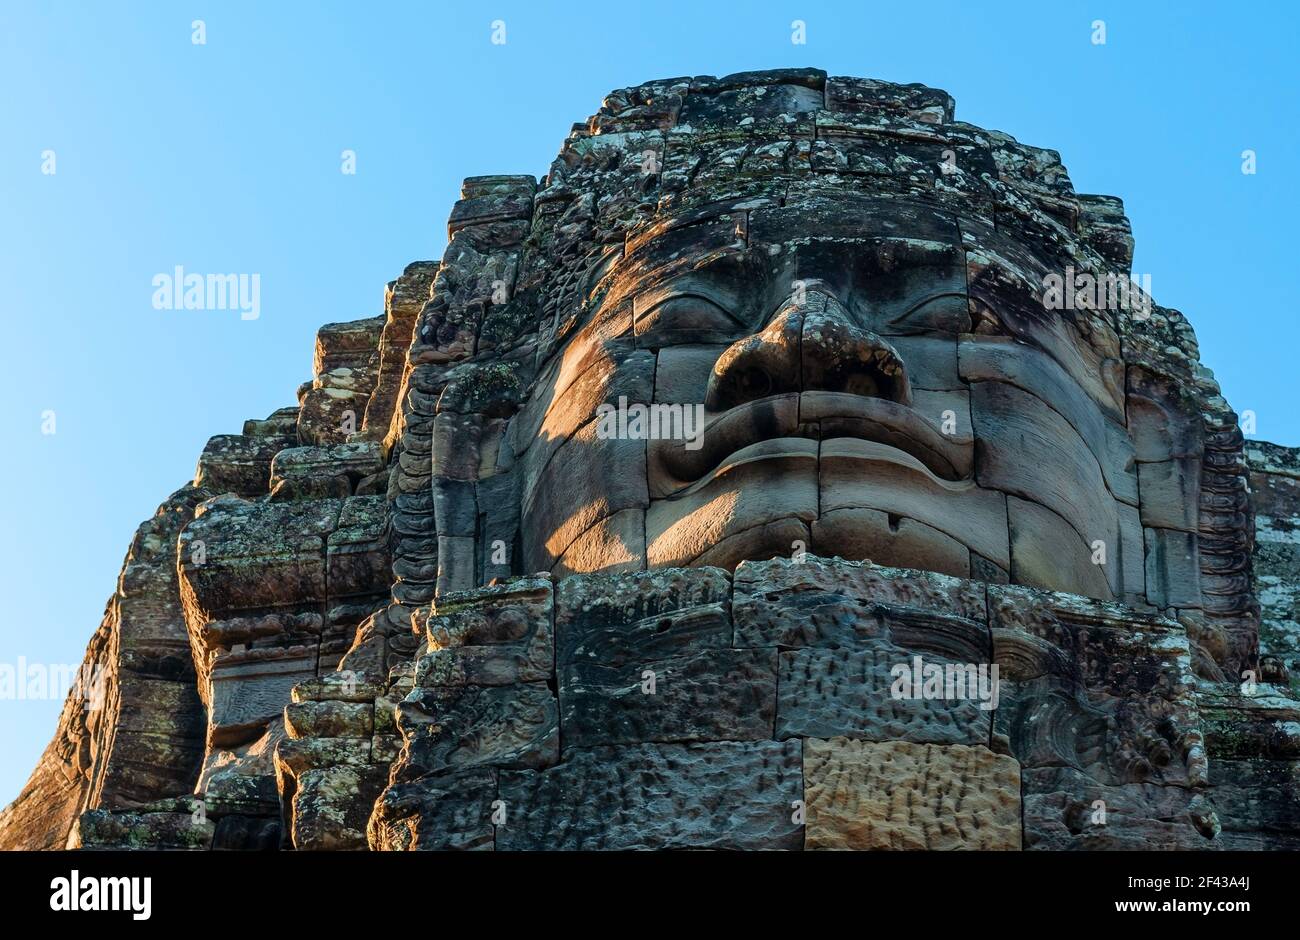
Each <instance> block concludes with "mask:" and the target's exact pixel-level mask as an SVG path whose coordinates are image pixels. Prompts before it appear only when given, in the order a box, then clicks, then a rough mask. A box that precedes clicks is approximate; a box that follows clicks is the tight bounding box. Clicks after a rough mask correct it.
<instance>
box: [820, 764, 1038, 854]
mask: <svg viewBox="0 0 1300 940" xmlns="http://www.w3.org/2000/svg"><path fill="white" fill-rule="evenodd" d="M803 762H804V787H805V792H806V799H807V805H808V827H807V833H806V835H805V838H804V845H805V848H808V849H868V850H880V849H940V850H951V849H1018V848H1020V774H1019V767H1018V765H1017V764H1016V762H1015V760H1014V759H1013V758H1010V757H1006V756H1004V755H1000V754H994V753H993V752H992V751H990V750H989V749H988V748H985V747H967V746H965V745H961V744H952V745H947V746H939V745H935V744H911V743H907V742H902V741H887V742H879V743H873V742H867V741H856V740H851V739H847V738H831V739H830V740H819V739H816V738H810V739H808V740H806V741H804V757H803Z"/></svg>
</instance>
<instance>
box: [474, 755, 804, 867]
mask: <svg viewBox="0 0 1300 940" xmlns="http://www.w3.org/2000/svg"><path fill="white" fill-rule="evenodd" d="M799 754H800V744H799V742H798V741H786V742H776V741H745V742H736V743H731V742H728V743H717V744H639V745H632V746H630V747H622V748H594V749H592V750H580V751H576V752H573V753H572V754H570V755H569V756H568V758H567V759H566V760H565V762H564V763H562V764H560V765H559V766H557V767H553V768H551V769H549V770H544V771H536V772H526V773H503V774H502V775H501V784H500V797H501V799H502V800H504V801H505V804H506V808H507V812H508V813H509V814H510V815H509V816H508V817H507V820H508V821H507V823H506V824H505V825H504V826H501V827H498V829H497V838H496V844H497V848H498V849H526V850H538V849H544V850H555V849H584V850H593V849H594V850H608V849H638V848H648V849H665V848H714V849H794V848H798V847H799V845H800V843H801V841H802V838H801V837H802V833H801V832H800V828H799V826H797V825H796V824H795V823H794V822H793V821H792V813H793V811H794V808H793V804H794V802H795V801H797V800H799V799H801V798H802V792H803V787H802V782H801V774H800V767H799V760H800V757H799Z"/></svg>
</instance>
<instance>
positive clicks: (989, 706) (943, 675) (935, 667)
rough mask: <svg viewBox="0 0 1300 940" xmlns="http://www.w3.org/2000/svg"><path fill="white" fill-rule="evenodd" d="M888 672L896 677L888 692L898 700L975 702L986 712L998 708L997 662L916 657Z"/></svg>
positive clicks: (893, 667)
mask: <svg viewBox="0 0 1300 940" xmlns="http://www.w3.org/2000/svg"><path fill="white" fill-rule="evenodd" d="M889 674H890V676H892V677H893V679H894V681H893V683H892V684H891V685H890V687H889V694H890V696H892V697H893V698H896V699H926V700H930V699H943V700H946V701H974V702H979V703H980V704H979V707H980V708H981V709H982V710H983V711H992V710H993V709H995V708H997V707H998V664H997V663H927V662H926V661H925V659H924V658H922V657H920V656H913V657H912V661H911V662H910V663H898V664H896V665H894V666H892V667H891V668H890V670H889Z"/></svg>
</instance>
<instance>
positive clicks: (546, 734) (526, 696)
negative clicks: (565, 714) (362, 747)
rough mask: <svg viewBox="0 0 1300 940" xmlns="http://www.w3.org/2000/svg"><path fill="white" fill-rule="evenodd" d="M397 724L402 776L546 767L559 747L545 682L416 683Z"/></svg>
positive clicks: (552, 698) (551, 695) (400, 708)
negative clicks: (418, 685) (486, 767)
mask: <svg viewBox="0 0 1300 940" xmlns="http://www.w3.org/2000/svg"><path fill="white" fill-rule="evenodd" d="M397 730H398V731H399V732H400V733H401V735H402V740H403V742H404V748H405V750H404V753H403V759H402V765H401V771H400V776H401V779H403V780H410V779H413V778H415V777H417V776H421V775H423V774H427V773H438V772H441V771H444V770H450V769H460V768H464V767H472V766H479V765H490V766H495V767H511V768H517V767H545V766H547V765H549V764H553V763H555V761H556V759H557V757H558V754H559V748H560V726H559V719H558V714H557V708H556V702H555V694H554V693H553V692H552V691H551V690H550V688H549V687H548V686H547V684H546V683H544V682H526V683H522V684H520V685H507V686H481V685H457V686H439V687H435V688H423V689H421V688H417V689H415V690H414V691H412V692H411V694H410V695H408V696H407V697H406V699H405V700H404V701H403V702H402V703H401V705H399V706H398V709H397Z"/></svg>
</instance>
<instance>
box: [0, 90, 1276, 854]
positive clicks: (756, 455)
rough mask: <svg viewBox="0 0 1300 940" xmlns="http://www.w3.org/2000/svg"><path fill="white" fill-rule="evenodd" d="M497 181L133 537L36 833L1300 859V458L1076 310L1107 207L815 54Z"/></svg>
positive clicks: (691, 97)
mask: <svg viewBox="0 0 1300 940" xmlns="http://www.w3.org/2000/svg"><path fill="white" fill-rule="evenodd" d="M461 196H462V198H461V199H460V201H459V202H457V203H456V205H455V208H454V209H453V211H452V214H451V220H450V223H449V231H450V243H449V245H448V247H447V250H446V252H445V254H444V256H443V259H442V261H441V262H416V263H414V264H411V265H409V266H408V267H407V268H406V270H405V271H404V272H403V273H402V274H401V276H400V277H398V278H397V279H396V280H394V281H393V282H392V283H390V284H389V285H388V288H387V290H386V293H385V310H384V314H383V315H382V316H378V317H374V318H371V319H365V320H358V321H353V322H347V323H333V324H329V325H326V326H325V327H322V328H321V330H320V332H319V333H318V335H317V340H316V350H315V362H314V373H315V377H314V378H313V379H312V380H311V381H310V382H308V383H305V384H304V385H303V386H302V387H301V388H300V389H299V391H298V404H297V405H296V406H295V407H290V408H283V409H280V410H277V411H276V412H274V413H273V414H271V415H270V416H269V417H267V418H265V419H255V420H250V421H247V422H246V423H245V425H244V428H243V431H242V433H240V434H226V435H220V436H217V437H214V438H212V440H211V441H210V442H209V443H208V445H207V447H206V448H205V449H204V451H203V453H202V455H201V456H200V457H199V462H198V470H197V473H196V475H195V477H194V480H193V482H191V483H187V484H186V485H185V486H183V487H182V488H181V489H180V490H178V491H177V492H176V493H174V494H173V495H172V496H170V497H169V498H168V499H167V500H166V501H165V502H164V503H163V504H162V506H161V507H159V509H158V512H157V514H156V515H155V516H154V517H153V518H152V519H150V520H149V521H147V522H145V523H144V524H143V525H141V527H140V528H139V530H138V531H137V533H136V536H135V539H134V541H133V542H132V545H131V548H130V550H129V552H128V554H127V557H126V562H125V564H124V566H123V568H122V574H121V578H120V581H119V584H118V589H117V591H116V593H115V594H114V596H113V597H112V599H111V600H110V602H109V604H108V609H107V612H106V614H105V617H104V620H103V623H102V624H101V626H100V628H99V630H98V632H97V633H96V634H95V635H94V637H93V638H92V639H91V642H90V646H89V648H88V650H87V653H86V663H87V665H88V666H89V667H99V668H100V669H101V670H102V671H103V674H104V675H106V677H107V682H106V685H105V689H104V694H103V695H102V696H101V700H99V701H97V702H96V703H95V707H90V706H89V704H88V703H87V701H86V700H84V698H83V697H81V696H78V695H76V694H74V695H72V696H70V697H69V699H68V701H67V703H66V705H65V708H64V711H63V713H62V717H61V719H60V722H59V726H58V730H57V733H56V735H55V738H54V740H53V741H52V742H51V743H50V745H49V747H48V748H47V750H46V752H45V754H44V755H43V757H42V758H41V760H40V763H39V764H38V766H37V768H36V770H35V771H34V773H33V774H32V777H31V780H30V782H29V783H28V785H27V787H26V788H25V789H24V790H23V792H22V794H21V795H20V796H19V797H18V799H17V800H16V801H15V802H14V803H13V804H12V805H11V806H9V807H8V808H7V809H6V810H5V811H4V813H3V815H0V846H3V847H6V848H60V847H65V846H68V847H80V848H85V849H95V848H122V847H130V848H169V849H170V848H195V849H209V848H210V849H275V848H280V849H290V848H293V849H300V850H301V849H315V850H322V849H329V850H345V849H346V850H361V849H376V850H379V849H385V850H386V849H392V850H397V849H452V848H464V849H492V848H495V849H628V848H683V847H698V848H735V849H745V848H784V849H798V848H805V849H815V848H859V849H913V848H925V849H950V848H951V849H956V848H997V849H1043V848H1047V849H1066V848H1069V849H1075V848H1082V849H1110V848H1145V849H1163V848H1197V849H1218V848H1226V849H1238V848H1249V849H1295V848H1300V790H1298V789H1297V779H1298V777H1300V704H1298V703H1297V701H1296V699H1295V697H1294V694H1295V689H1294V688H1293V680H1292V679H1291V678H1290V673H1289V672H1288V666H1291V667H1296V666H1297V665H1298V664H1297V662H1296V659H1297V656H1298V655H1300V652H1298V651H1300V624H1297V619H1300V618H1297V616H1296V604H1297V574H1298V572H1300V538H1297V537H1296V535H1295V532H1296V527H1297V524H1298V517H1300V453H1297V451H1295V450H1291V449H1287V448H1283V447H1278V446H1275V445H1272V444H1265V443H1256V442H1245V441H1244V440H1243V436H1242V434H1241V432H1240V430H1239V428H1238V424H1237V417H1236V415H1235V414H1234V413H1233V411H1232V410H1231V409H1230V408H1229V406H1228V404H1227V402H1225V401H1224V399H1223V398H1222V396H1221V395H1220V394H1219V388H1218V386H1217V384H1216V383H1215V381H1214V378H1213V376H1212V375H1211V373H1210V371H1209V370H1208V369H1206V368H1205V367H1203V366H1202V365H1201V364H1200V362H1199V352H1198V349H1197V345H1196V339H1195V337H1194V335H1193V333H1192V329H1191V327H1190V325H1189V324H1188V322H1187V321H1186V320H1185V319H1184V317H1183V315H1182V314H1181V313H1180V312H1178V311H1176V310H1171V309H1168V308H1164V307H1161V306H1159V305H1158V304H1155V303H1154V301H1153V300H1152V299H1151V298H1150V297H1148V296H1146V295H1145V294H1138V295H1137V297H1138V301H1139V302H1137V303H1131V302H1126V303H1122V304H1115V303H1109V302H1106V303H1098V302H1095V300H1096V298H1095V297H1091V295H1086V292H1084V291H1080V292H1078V293H1077V294H1076V292H1074V291H1073V287H1072V285H1074V284H1077V283H1079V282H1078V281H1076V280H1075V278H1077V277H1079V276H1085V277H1088V278H1093V279H1095V280H1096V282H1099V283H1100V282H1104V281H1105V279H1107V278H1109V279H1111V281H1112V282H1113V281H1114V280H1115V279H1116V278H1119V279H1121V282H1122V283H1123V284H1125V285H1127V284H1129V283H1130V282H1129V276H1130V268H1131V261H1132V252H1133V239H1132V236H1131V233H1130V228H1129V223H1128V220H1127V219H1126V218H1125V216H1124V212H1123V207H1122V204H1121V203H1120V201H1119V200H1118V199H1115V198H1113V197H1108V196H1089V195H1080V194H1078V193H1076V192H1075V191H1074V189H1073V187H1072V185H1071V183H1070V180H1069V177H1068V176H1067V175H1066V171H1065V168H1064V166H1063V165H1062V163H1061V161H1060V158H1059V156H1058V154H1057V153H1055V152H1054V151H1051V150H1043V149H1039V148H1037V147H1030V146H1026V145H1024V144H1020V143H1018V142H1017V141H1015V140H1014V139H1012V138H1011V137H1009V136H1007V135H1006V134H1003V133H1000V132H997V131H988V130H983V129H981V128H978V127H974V126H972V125H969V124H965V123H962V122H959V121H956V120H955V119H954V115H953V101H952V99H951V98H950V97H949V96H948V95H947V94H946V93H945V92H943V91H939V90H937V89H931V88H926V87H923V86H920V85H895V84H889V83H885V82H880V81H873V80H867V79H859V78H843V77H828V76H827V75H826V74H825V73H824V72H821V71H818V70H814V69H797V70H782V71H771V72H748V73H741V74H737V75H731V76H727V77H725V78H714V77H712V76H705V77H698V78H679V79H668V80H664V81H656V82H650V83H647V84H644V85H639V86H637V87H635V88H627V89H623V90H620V91H616V92H614V93H612V94H611V95H609V97H607V98H606V99H605V101H604V103H603V104H602V106H601V108H600V110H599V111H598V112H597V113H596V114H595V115H593V116H592V117H591V118H590V119H589V120H587V121H586V122H584V123H582V124H577V125H574V127H573V129H572V131H571V133H570V134H569V137H568V139H567V140H566V141H565V142H564V145H563V147H562V149H561V151H560V154H559V156H558V158H557V159H556V160H555V162H554V163H553V164H552V166H551V168H550V171H549V172H548V173H547V174H546V176H544V177H543V178H542V179H541V180H540V181H538V180H536V179H534V178H533V177H531V176H484V177H475V178H471V179H468V180H466V181H465V184H464V187H463V190H462V194H461ZM1053 276H1055V277H1057V278H1058V279H1059V278H1061V277H1066V278H1068V280H1067V282H1066V283H1067V290H1068V291H1069V293H1068V296H1067V297H1066V300H1067V302H1065V303H1059V302H1052V298H1050V297H1049V296H1048V291H1047V289H1046V287H1045V285H1048V284H1050V283H1051V279H1052V278H1053ZM1058 283H1059V281H1058ZM1059 299H1060V298H1059V297H1058V298H1057V300H1059ZM1074 301H1078V302H1074ZM612 406H618V407H620V408H621V409H622V411H621V418H620V420H622V421H625V423H623V424H618V425H617V428H618V430H619V431H620V433H609V429H610V427H611V425H608V424H603V423H602V420H603V419H602V418H601V417H599V416H600V414H601V410H602V407H605V408H609V407H612ZM632 406H637V407H639V408H640V414H641V415H646V414H650V415H653V417H654V419H655V421H656V422H657V423H659V424H663V423H665V422H666V423H667V425H668V426H669V427H670V428H671V427H678V426H680V424H681V422H683V421H687V420H689V419H691V418H693V417H698V419H699V421H700V422H701V423H700V427H701V428H702V434H701V435H699V436H698V439H696V440H693V441H692V440H686V439H684V437H685V435H682V434H678V433H673V432H671V431H670V432H669V433H638V430H639V431H644V430H645V429H644V428H641V427H640V426H639V423H638V422H639V420H640V419H639V418H638V419H635V420H633V419H628V414H629V413H630V409H631V408H632ZM634 425H637V428H634ZM660 430H662V427H661V428H660ZM923 663H924V664H928V665H929V666H930V667H934V666H938V667H941V669H943V670H949V669H951V668H952V667H955V668H956V670H957V675H959V676H960V675H961V674H962V672H961V671H962V670H965V669H968V668H969V669H971V670H976V669H987V668H989V667H992V666H996V667H997V669H998V671H999V675H998V681H997V691H998V696H997V698H998V701H997V707H996V708H990V707H987V705H988V704H990V703H988V702H986V701H977V700H975V699H974V698H972V697H963V696H961V695H959V694H958V695H954V694H953V690H952V688H951V687H950V688H949V689H948V690H947V692H946V694H941V695H930V694H914V695H910V696H903V697H900V696H898V695H897V694H895V692H894V686H895V683H896V681H897V677H898V675H899V673H898V671H897V670H898V668H899V666H900V664H902V665H903V667H904V670H905V671H906V669H907V668H910V666H911V665H912V664H915V665H916V666H917V668H918V669H920V668H921V666H922V664H923ZM917 674H918V675H920V673H919V672H918V673H917Z"/></svg>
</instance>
